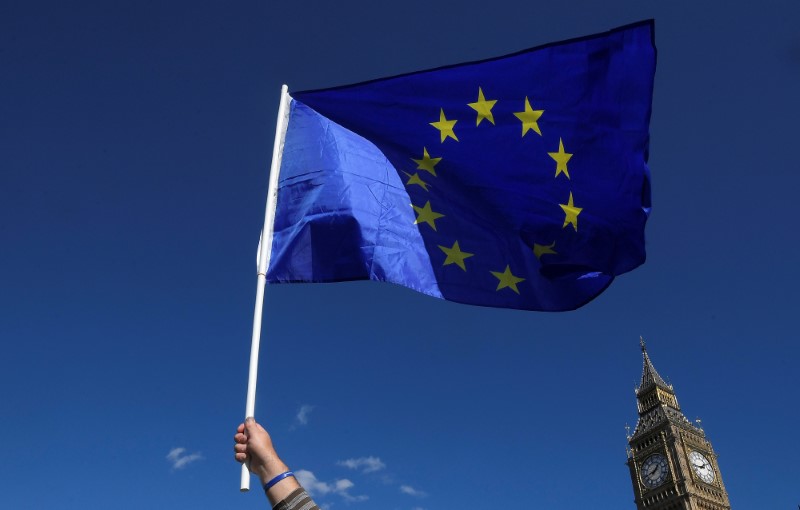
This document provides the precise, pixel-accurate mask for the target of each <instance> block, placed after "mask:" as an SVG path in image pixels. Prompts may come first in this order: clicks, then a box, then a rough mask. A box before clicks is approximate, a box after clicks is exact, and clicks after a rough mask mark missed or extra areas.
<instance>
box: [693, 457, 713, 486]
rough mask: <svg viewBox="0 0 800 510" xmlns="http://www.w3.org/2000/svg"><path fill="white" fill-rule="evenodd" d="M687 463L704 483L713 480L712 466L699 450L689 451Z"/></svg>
mask: <svg viewBox="0 0 800 510" xmlns="http://www.w3.org/2000/svg"><path fill="white" fill-rule="evenodd" d="M689 463H690V464H691V466H692V469H693V470H694V472H695V473H696V474H697V476H698V477H699V478H700V479H701V480H703V481H704V482H706V483H711V482H713V481H714V478H715V475H714V468H713V467H711V463H710V462H709V461H708V459H707V458H705V457H703V454H701V453H700V452H691V453H689Z"/></svg>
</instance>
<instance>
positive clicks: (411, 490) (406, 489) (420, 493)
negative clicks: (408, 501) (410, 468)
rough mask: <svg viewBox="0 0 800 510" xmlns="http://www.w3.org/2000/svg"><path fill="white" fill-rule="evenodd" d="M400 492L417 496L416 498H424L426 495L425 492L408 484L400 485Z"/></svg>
mask: <svg viewBox="0 0 800 510" xmlns="http://www.w3.org/2000/svg"><path fill="white" fill-rule="evenodd" d="M400 492H402V493H403V494H408V495H409V496H415V497H418V498H424V497H426V496H427V495H428V493H427V492H423V491H421V490H417V489H415V488H414V487H412V486H410V485H401V486H400Z"/></svg>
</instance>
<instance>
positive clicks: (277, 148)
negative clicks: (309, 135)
mask: <svg viewBox="0 0 800 510" xmlns="http://www.w3.org/2000/svg"><path fill="white" fill-rule="evenodd" d="M289 99H290V97H289V88H288V87H287V86H286V85H283V86H282V87H281V102H280V106H279V107H278V120H277V122H276V125H275V141H274V143H273V145H272V164H271V165H270V168H269V187H268V189H267V208H266V212H265V213H264V228H263V230H262V231H261V240H260V241H259V249H258V283H257V284H256V307H255V311H254V313H253V338H252V341H251V343H250V372H249V375H248V378H247V403H246V405H245V412H244V415H245V418H248V417H254V416H255V410H256V380H257V378H258V349H259V345H260V343H261V316H262V310H263V307H264V287H265V285H266V283H267V267H269V259H270V255H271V254H272V234H273V231H274V230H273V229H274V226H275V225H274V223H275V207H276V205H277V198H278V173H279V172H280V168H281V156H282V155H283V142H284V139H285V137H286V128H287V125H288V123H289V111H288V105H289ZM239 490H241V491H242V492H247V491H249V490H250V470H249V469H247V465H246V464H242V478H241V485H240V489H239Z"/></svg>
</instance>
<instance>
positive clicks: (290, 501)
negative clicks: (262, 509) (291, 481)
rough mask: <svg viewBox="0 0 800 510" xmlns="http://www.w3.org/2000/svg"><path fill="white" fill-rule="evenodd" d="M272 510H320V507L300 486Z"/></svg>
mask: <svg viewBox="0 0 800 510" xmlns="http://www.w3.org/2000/svg"><path fill="white" fill-rule="evenodd" d="M270 501H272V500H270ZM273 504H274V503H273ZM272 510H319V507H318V506H317V505H316V503H314V501H313V500H312V499H311V497H310V496H309V495H308V493H307V492H306V491H305V489H303V488H302V487H300V486H299V484H298V486H297V489H295V490H293V491H292V492H291V493H289V494H288V495H287V496H286V497H285V498H284V499H283V500H281V501H280V502H279V503H278V504H276V505H274V506H273V507H272Z"/></svg>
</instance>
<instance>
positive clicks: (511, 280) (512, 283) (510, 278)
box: [490, 266, 525, 294]
mask: <svg viewBox="0 0 800 510" xmlns="http://www.w3.org/2000/svg"><path fill="white" fill-rule="evenodd" d="M490 273H492V274H493V275H494V277H495V278H497V279H498V280H500V283H498V284H497V289H495V290H500V289H505V288H506V287H508V288H509V289H511V290H513V291H514V292H516V293H517V294H519V289H518V288H517V284H518V283H519V282H524V281H525V278H518V277H516V276H514V275H513V274H511V267H510V266H506V270H505V271H504V272H502V273H497V272H495V271H490Z"/></svg>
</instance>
